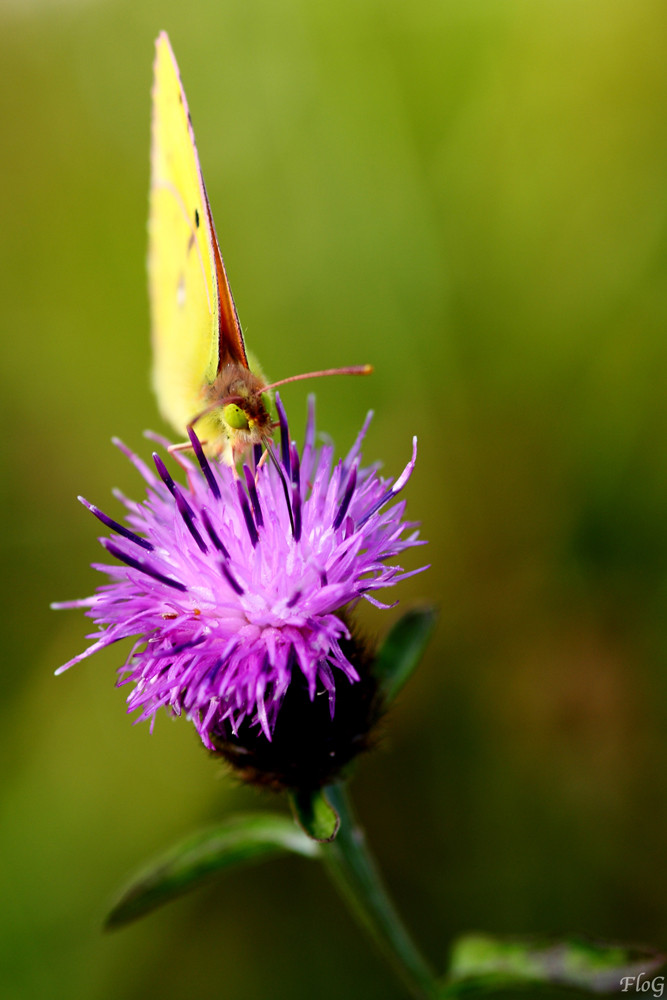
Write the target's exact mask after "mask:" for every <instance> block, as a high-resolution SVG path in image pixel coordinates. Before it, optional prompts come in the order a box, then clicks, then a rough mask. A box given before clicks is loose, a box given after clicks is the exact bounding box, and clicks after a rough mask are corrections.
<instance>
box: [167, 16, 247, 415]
mask: <svg viewBox="0 0 667 1000" xmlns="http://www.w3.org/2000/svg"><path fill="white" fill-rule="evenodd" d="M148 233H149V250H148V284H149V298H150V308H151V327H152V338H153V358H154V367H153V385H154V388H155V392H156V394H157V398H158V404H159V407H160V412H161V413H162V415H163V417H165V419H166V420H168V421H169V422H170V423H171V424H172V425H173V426H174V427H175V428H176V429H177V430H178V431H179V432H180V433H184V431H185V428H186V426H187V424H188V423H189V422H190V421H191V420H192V418H193V417H195V416H196V415H197V413H199V412H200V411H201V410H202V408H203V407H204V406H205V405H206V404H205V391H206V388H207V387H208V386H209V385H210V384H211V383H213V382H214V380H215V378H216V376H217V374H218V372H219V371H220V369H221V367H222V366H223V365H225V364H227V363H229V362H236V363H238V364H240V365H242V366H243V367H244V368H247V367H248V359H247V357H246V352H245V346H244V343H243V334H242V333H241V325H240V323H239V320H238V316H237V313H236V307H235V306H234V300H233V298H232V293H231V290H230V288H229V282H228V281H227V275H226V273H225V268H224V264H223V262H222V257H221V255H220V250H219V247H218V241H217V237H216V235H215V229H214V226H213V219H212V216H211V209H210V207H209V203H208V198H207V195H206V188H205V187H204V179H203V177H202V174H201V168H200V166H199V157H198V155H197V147H196V145H195V137H194V132H193V129H192V123H191V121H190V114H189V111H188V105H187V101H186V99H185V93H184V91H183V86H182V84H181V80H180V75H179V72H178V66H177V64H176V59H175V58H174V54H173V52H172V49H171V45H170V44H169V39H168V37H167V35H166V33H165V32H162V33H161V34H160V35H159V36H158V39H157V42H156V55H155V65H154V84H153V126H152V148H151V188H150V209H149V221H148Z"/></svg>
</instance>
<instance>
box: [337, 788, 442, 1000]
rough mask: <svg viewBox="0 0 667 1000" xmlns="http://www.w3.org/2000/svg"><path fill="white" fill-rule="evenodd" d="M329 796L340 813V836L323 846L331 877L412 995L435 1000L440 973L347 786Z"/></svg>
mask: <svg viewBox="0 0 667 1000" xmlns="http://www.w3.org/2000/svg"><path fill="white" fill-rule="evenodd" d="M326 796H327V799H328V800H329V802H330V803H331V805H332V806H333V808H334V809H335V810H336V812H337V813H338V815H339V816H340V829H339V831H338V836H337V837H336V839H335V840H333V841H331V842H330V843H328V844H322V845H321V848H322V856H323V860H324V864H325V865H326V867H327V869H328V872H329V875H330V876H331V878H332V880H333V881H334V882H335V884H336V887H337V888H338V889H339V891H340V892H341V894H342V895H343V896H344V897H345V900H346V901H347V903H348V904H349V906H350V908H351V909H352V911H353V913H354V914H355V916H356V917H357V919H358V920H359V922H360V923H361V924H362V926H363V927H365V928H366V930H367V931H368V932H369V934H370V935H371V937H372V938H373V939H374V940H375V942H376V944H377V945H378V946H379V948H380V950H381V951H382V953H383V954H384V956H385V958H386V959H387V960H388V961H389V963H390V965H391V966H392V967H393V969H394V971H395V972H397V973H398V975H399V976H400V977H401V978H402V980H403V982H404V983H405V985H406V986H407V987H408V989H409V990H410V993H411V994H412V996H413V997H415V998H417V1000H427V998H428V1000H433V998H434V997H436V996H437V995H438V994H437V987H436V983H435V975H434V973H433V972H432V971H431V969H430V968H429V965H428V963H427V961H426V959H425V958H424V957H423V956H422V954H421V953H420V951H419V949H418V948H417V946H416V945H415V943H414V941H413V940H412V938H411V937H410V934H409V933H408V931H407V930H406V928H405V926H404V925H403V923H402V921H401V918H400V917H399V915H398V913H397V912H396V909H395V907H394V904H393V903H392V901H391V899H390V898H389V895H388V893H387V890H386V889H385V887H384V885H383V883H382V879H381V878H380V874H379V872H378V870H377V867H376V865H375V862H374V860H373V857H372V855H371V854H370V851H369V850H368V847H367V845H366V839H365V836H364V832H363V830H362V829H361V827H360V826H359V825H358V823H357V821H356V819H355V817H354V813H353V812H352V808H351V805H350V802H349V799H348V796H347V791H346V788H345V785H343V784H339V785H330V786H329V787H328V788H327V789H326Z"/></svg>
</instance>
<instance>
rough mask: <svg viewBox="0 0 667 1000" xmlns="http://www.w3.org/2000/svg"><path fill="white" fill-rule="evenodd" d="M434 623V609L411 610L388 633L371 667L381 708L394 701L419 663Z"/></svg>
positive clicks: (435, 618)
mask: <svg viewBox="0 0 667 1000" xmlns="http://www.w3.org/2000/svg"><path fill="white" fill-rule="evenodd" d="M436 620H437V613H436V610H435V608H433V607H423V608H414V609H413V610H412V611H408V612H407V614H405V615H403V617H402V618H400V619H399V620H398V621H397V622H396V624H395V625H394V627H393V628H392V629H391V631H390V632H389V634H388V636H387V638H386V639H385V641H384V642H383V644H382V646H381V648H380V651H379V653H378V654H377V657H376V659H375V663H374V665H373V673H374V674H375V676H376V677H377V679H378V682H379V686H380V691H381V693H382V695H383V698H384V702H385V704H387V705H388V704H389V703H390V702H392V701H393V700H394V698H395V697H396V695H397V694H398V692H399V691H400V690H401V688H402V687H403V685H404V684H405V682H406V681H407V680H408V679H409V677H410V675H411V674H412V672H413V670H414V669H415V667H416V666H417V664H418V663H419V661H420V659H421V657H422V654H423V652H424V650H425V649H426V646H427V645H428V642H429V639H430V638H431V636H432V634H433V630H434V628H435V623H436Z"/></svg>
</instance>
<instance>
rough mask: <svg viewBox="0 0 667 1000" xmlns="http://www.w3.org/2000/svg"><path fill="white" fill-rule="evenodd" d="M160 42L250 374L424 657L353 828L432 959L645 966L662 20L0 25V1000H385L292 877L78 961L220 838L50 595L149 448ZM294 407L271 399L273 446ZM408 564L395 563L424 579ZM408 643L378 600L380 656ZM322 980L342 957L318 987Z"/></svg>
mask: <svg viewBox="0 0 667 1000" xmlns="http://www.w3.org/2000/svg"><path fill="white" fill-rule="evenodd" d="M161 28H166V29H167V30H168V31H169V33H170V36H171V40H172V44H173V46H174V49H175V52H176V55H177V58H178V60H179V62H180V66H181V71H182V74H183V78H184V82H185V86H186V89H187V93H188V98H189V102H190V107H191V110H192V114H193V119H194V122H195V127H196V130H197V137H198V143H199V150H200V154H201V158H202V163H203V168H204V173H205V176H206V180H207V185H208V189H209V194H210V198H211V203H212V207H213V213H214V216H215V219H216V224H217V229H218V234H219V237H220V243H221V246H222V251H223V254H224V256H225V260H226V263H227V267H228V271H229V274H230V278H231V282H232V287H233V289H234V293H235V297H236V301H237V305H238V307H239V311H240V315H241V319H242V321H243V324H244V328H245V332H246V336H247V340H248V343H249V344H250V346H251V347H252V349H253V350H255V351H256V353H257V354H258V355H259V357H260V358H261V359H262V362H263V365H264V368H265V370H266V371H267V373H269V374H270V375H271V376H272V377H273V378H280V377H283V376H286V375H289V374H292V373H294V372H297V371H303V370H308V369H314V368H319V367H328V366H331V365H341V364H353V363H364V362H368V361H370V362H372V363H373V364H374V365H375V367H376V374H375V375H374V376H373V377H372V378H370V379H367V380H364V381H363V382H362V381H359V380H353V379H350V380H344V379H341V380H338V381H335V380H330V381H327V382H322V383H320V384H319V385H317V387H316V388H317V394H318V406H319V417H320V426H321V427H322V428H325V429H326V430H328V431H330V432H332V433H334V434H335V437H336V440H337V442H338V443H339V446H340V447H341V449H342V448H345V447H347V446H349V444H350V442H351V441H352V439H353V437H354V435H355V433H356V430H357V429H358V427H359V425H360V423H361V421H362V419H363V417H364V415H365V413H366V410H367V409H368V408H369V407H372V408H373V409H374V410H375V411H376V419H375V422H374V424H373V428H372V430H371V432H370V434H369V436H368V439H367V444H366V448H365V456H366V458H367V459H368V460H375V459H376V458H378V457H382V458H383V459H384V461H385V468H386V470H387V472H388V473H391V474H396V473H397V472H398V471H399V470H400V469H401V468H402V467H403V465H404V463H405V461H406V460H407V457H408V455H409V452H410V439H411V436H412V434H413V433H415V432H416V433H417V434H418V435H419V442H420V453H419V461H418V465H417V469H416V472H415V474H414V477H413V479H412V482H411V484H410V486H409V489H408V491H407V497H408V503H409V507H408V512H409V515H411V516H412V517H413V518H415V519H417V518H418V519H421V521H422V524H423V534H424V537H426V538H428V539H429V540H430V545H429V548H428V550H427V556H428V559H429V560H430V561H431V563H432V569H431V570H430V571H429V572H428V574H425V575H423V576H418V577H416V578H414V579H413V580H410V581H408V582H407V583H405V584H404V585H402V587H401V591H400V593H399V594H397V596H400V597H401V602H402V607H406V606H408V605H409V604H410V602H411V601H413V602H414V601H417V600H419V599H420V598H424V597H428V598H434V599H435V600H436V601H437V602H438V604H439V606H440V609H441V618H440V625H439V630H438V634H437V637H436V640H435V641H434V643H433V645H432V647H431V649H430V652H429V655H428V657H427V658H426V660H425V662H424V664H423V666H422V668H421V669H420V671H419V672H418V674H417V675H416V676H415V678H414V679H413V681H412V682H411V683H410V685H409V687H408V688H407V689H406V690H405V692H404V693H403V695H402V697H401V699H400V700H399V703H398V705H397V706H396V708H395V710H394V712H393V714H392V716H391V717H390V718H389V719H388V720H387V722H386V725H385V727H384V730H385V734H384V738H383V740H382V742H381V746H380V749H379V750H378V751H377V752H376V753H375V754H374V755H373V756H370V757H368V758H367V759H365V760H364V761H362V762H361V765H360V766H359V768H358V774H357V777H356V779H355V782H354V788H353V791H354V795H355V800H356V802H357V805H358V809H359V812H360V813H361V816H362V818H363V820H364V821H365V823H366V825H367V828H368V830H369V834H370V837H371V840H372V842H373V843H374V845H375V847H376V850H377V854H378V856H379V858H380V861H381V863H382V866H383V868H384V871H385V872H386V876H387V880H388V882H389V884H390V886H391V888H392V890H393V891H394V893H395V895H396V898H397V900H398V902H399V904H400V906H401V907H402V909H403V910H404V912H405V915H406V918H407V919H408V921H409V923H410V924H411V926H412V927H413V928H414V929H415V932H416V933H417V935H418V936H419V937H420V939H421V940H422V941H423V943H424V946H425V948H426V950H427V952H428V954H429V955H430V956H431V958H432V959H433V961H434V962H436V963H438V964H441V963H442V961H443V960H444V954H445V949H446V946H447V942H448V941H449V940H450V939H451V937H452V936H453V935H454V934H456V933H458V932H460V931H464V930H486V931H490V932H497V933H522V934H530V933H541V932H555V933H558V932H563V931H578V932H585V933H589V934H592V935H595V936H598V937H600V938H603V939H618V940H625V941H637V942H642V941H644V942H647V943H653V944H655V945H658V946H665V945H666V944H667V865H666V864H665V860H664V859H665V842H666V838H667V662H666V661H667V621H666V617H665V606H666V601H667V587H666V581H667V405H666V399H665V397H666V393H665V388H666V385H667V382H666V379H665V371H666V370H667V334H666V328H667V283H666V281H665V275H666V264H667V241H666V235H667V231H666V227H665V221H666V209H667V126H666V122H667V114H666V106H667V57H666V53H667V45H666V38H667V34H666V33H667V7H666V6H665V4H664V0H653V2H643V0H637V2H635V3H627V2H616V0H597V2H592V0H591V2H589V0H578V2H575V0H540V2H537V3H531V2H526V0H503V2H497V0H496V2H491V0H442V2H437V0H412V2H410V3H408V4H406V3H403V2H399V0H354V2H352V0H338V2H336V3H334V4H326V3H323V4H319V3H313V2H308V0H285V2H272V0H215V2H204V0H193V2H191V3H189V4H187V5H185V4H183V3H181V2H176V0H168V2H163V3H156V2H148V0H139V2H136V0H108V2H102V0H51V2H47V0H2V2H1V3H0V64H1V65H2V86H1V87H0V107H1V109H2V110H1V114H2V123H3V124H2V134H3V144H2V156H1V157H0V187H1V190H2V228H1V231H0V287H1V288H2V324H3V350H2V353H3V364H2V386H1V389H0V407H2V426H3V429H4V430H3V448H2V454H3V464H4V467H3V469H2V497H3V507H2V519H1V522H0V523H1V524H2V544H3V557H4V567H5V568H4V572H3V575H2V586H3V594H2V602H3V608H4V618H3V620H4V622H5V627H6V629H7V631H6V632H5V640H4V643H5V653H4V667H3V684H4V687H3V698H2V725H1V728H0V746H1V748H2V761H3V767H2V786H3V790H2V791H3V793H2V821H1V824H0V858H1V859H2V861H1V862H0V871H1V874H0V899H1V900H2V904H1V911H2V912H1V913H0V984H1V985H0V991H1V993H2V996H3V998H5V997H6V998H9V1000H18V998H21V1000H24V998H33V997H38V998H49V1000H60V998H63V1000H65V998H67V1000H71V998H73V997H74V998H79V997H81V998H84V1000H107V998H114V1000H116V998H119V997H120V998H123V1000H125V998H127V1000H134V998H137V1000H138V998H143V997H146V996H148V995H151V996H153V995H154V996H159V997H161V998H164V1000H167V998H182V997H184V996H187V997H188V998H189V1000H204V998H209V997H217V996H220V997H222V996H224V997H225V998H226V1000H241V998H243V1000H248V998H255V997H261V998H264V997H267V998H278V1000H283V998H285V1000H287V998H290V1000H291V998H301V997H304V998H310V997H312V996H313V995H317V996H318V998H322V1000H336V998H340V997H342V996H345V997H350V998H356V997H359V998H362V997H363V998H364V1000H368V998H378V1000H380V998H382V1000H391V998H394V997H396V998H399V997H401V996H402V993H401V990H400V988H399V987H398V986H396V985H395V984H394V983H393V981H392V980H391V979H390V977H389V975H388V973H387V972H386V970H385V968H384V966H383V965H382V963H381V961H380V960H379V959H377V958H376V957H375V955H374V953H373V952H372V951H369V949H368V946H367V943H366V941H365V939H364V938H363V937H362V935H361V933H360V932H359V931H358V930H357V929H356V927H355V926H354V925H353V924H352V923H351V921H350V920H349V919H348V917H347V914H346V913H345V911H344V910H343V907H342V905H341V904H340V903H339V901H338V899H337V898H336V897H335V895H334V893H333V890H332V889H331V888H330V886H329V885H328V883H327V882H326V881H325V878H324V876H323V875H322V874H321V873H320V872H319V870H312V869H311V868H310V867H309V866H308V865H307V864H306V863H305V862H301V863H300V862H299V861H298V860H291V859H287V860H285V861H282V862H276V863H274V864H272V865H269V866H264V867H263V868H257V869H255V870H252V871H249V872H245V873H238V874H236V875H234V876H232V877H230V878H228V879H227V880H226V881H224V882H221V883H219V884H218V885H217V886H216V887H214V888H212V889H209V890H206V891H201V892H199V893H198V894H195V895H193V896H191V897H189V898H187V899H184V900H182V901H180V902H178V903H176V904H173V905H172V906H171V907H170V908H167V909H165V910H164V911H162V912H160V913H157V914H156V915H154V916H153V917H151V918H149V919H148V920H146V921H145V922H143V923H139V924H137V925H134V926H132V927H130V928H128V929H126V930H124V931H122V932H118V933H116V934H114V935H103V934H102V933H101V932H100V923H101V920H102V917H103V915H104V912H105V909H106V906H107V903H108V901H109V899H110V898H111V897H112V896H113V894H114V892H115V890H116V888H117V887H118V885H119V884H120V883H122V882H123V880H124V879H125V878H126V877H127V876H128V875H129V874H130V873H132V872H133V870H134V869H136V867H137V866H138V865H141V864H142V863H143V862H144V861H145V860H146V859H147V858H148V857H150V856H151V854H152V853H154V852H156V851H159V850H161V849H162V848H164V847H166V846H168V845H169V844H170V843H171V842H172V841H174V840H175V839H177V838H178V837H180V836H183V835H185V834H187V833H188V832H189V831H190V830H191V829H192V828H194V827H195V826H197V825H199V824H202V823H205V822H208V821H210V820H212V819H214V818H216V817H219V816H223V815H225V814H227V813H228V812H230V811H231V810H233V809H241V808H242V809H249V808H265V807H271V808H281V807H282V803H281V802H280V801H279V800H273V799H270V798H269V799H268V800H267V799H265V798H262V797H260V796H259V795H257V794H256V793H254V792H252V791H250V790H248V789H244V788H239V787H237V786H236V785H235V784H234V783H233V782H232V781H231V780H230V779H229V778H228V777H227V776H226V775H224V774H221V772H220V769H219V767H218V765H217V764H216V763H215V762H214V761H212V760H211V759H210V758H208V757H207V755H206V754H205V753H203V752H202V750H201V748H200V746H199V744H198V740H197V738H196V736H195V733H194V730H193V728H192V727H190V726H188V725H187V724H186V723H185V722H171V721H170V720H169V719H168V718H167V717H166V716H165V717H162V718H160V719H159V720H158V723H157V724H156V727H155V733H154V734H153V735H152V736H151V735H150V733H149V730H148V727H147V726H146V725H145V724H143V725H140V726H136V727H132V725H131V724H130V720H129V719H128V718H127V717H126V715H125V711H124V697H125V693H124V692H123V691H118V690H116V689H115V688H114V676H115V675H114V671H115V668H116V667H117V666H118V664H119V663H120V657H121V654H122V652H123V651H116V652H114V651H111V652H109V653H107V654H106V655H105V656H97V657H96V658H95V659H94V660H91V661H90V662H88V663H87V664H84V665H82V666H80V667H78V668H76V669H73V670H72V671H70V672H69V673H67V674H66V675H65V676H63V677H61V678H59V679H58V680H56V679H54V677H53V670H54V669H55V667H57V666H58V665H59V664H60V663H62V662H63V661H64V660H66V659H68V658H69V657H71V656H72V655H74V654H75V653H76V652H78V651H79V650H80V649H81V648H83V646H84V645H85V641H84V638H83V636H84V633H85V631H86V630H87V629H86V625H89V623H88V622H87V620H86V619H84V618H83V616H82V615H81V614H80V613H77V612H60V613H57V614H56V613H55V612H51V611H49V609H48V603H49V601H50V600H53V599H61V600H63V599H68V598H74V597H81V596H84V595H87V594H88V593H90V592H91V591H92V589H93V587H94V586H95V585H96V583H97V582H98V580H97V574H95V573H94V572H93V571H92V570H91V569H90V568H89V563H90V562H91V561H92V560H96V559H98V558H100V554H99V551H100V550H99V547H98V546H97V544H96V542H95V538H96V537H97V535H98V533H99V532H98V530H97V527H96V524H95V522H94V521H93V520H92V519H91V518H90V517H89V515H87V514H86V513H85V512H84V511H83V510H82V509H81V508H80V507H79V505H78V504H77V503H76V502H75V500H74V496H75V494H76V493H78V492H81V493H83V494H85V495H86V496H87V497H88V498H89V499H90V500H92V501H94V502H96V503H99V504H101V505H102V506H103V507H105V508H106V509H107V510H109V512H110V513H116V512H117V510H118V507H117V505H116V503H115V501H113V500H112V499H111V497H110V490H111V488H112V486H118V487H120V488H122V489H123V490H125V491H126V492H128V493H129V494H130V495H134V496H137V495H139V493H140V482H139V479H138V477H137V475H136V474H134V473H133V471H132V469H131V468H130V467H129V465H128V463H127V462H126V461H125V460H124V459H123V458H122V456H120V454H119V453H117V452H116V451H115V449H113V448H112V446H111V445H110V443H109V439H110V437H111V435H112V434H118V435H120V436H121V437H123V438H124V439H125V440H126V441H127V442H128V443H129V444H131V445H132V446H134V447H136V448H138V449H143V450H144V453H148V445H147V444H146V443H145V442H143V440H142V437H141V433H142V430H143V429H144V428H146V427H152V428H155V429H159V430H166V428H164V427H163V426H162V425H161V424H160V422H159V420H158V418H157V413H156V407H155V403H154V400H153V398H152V396H151V392H150V389H149V381H148V371H149V365H150V352H149V334H148V314H147V304H146V291H145V284H146V279H145V263H144V261H145V252H146V250H145V239H146V234H145V228H146V213H147V186H148V144H149V116H150V96H149V95H150V86H151V63H152V58H153V52H152V46H153V39H154V37H155V36H156V34H157V32H158V30H159V29H161ZM306 394H307V390H306V388H304V387H303V386H300V385H294V386H290V387H289V388H287V389H285V391H284V398H285V399H286V403H287V405H288V408H289V410H290V413H291V415H292V421H293V423H294V425H295V427H296V429H297V430H298V429H299V428H300V427H302V426H303V413H304V411H305V398H306ZM420 555H423V552H422V553H415V554H413V555H411V556H410V557H409V558H410V560H411V561H410V563H409V565H410V566H416V565H417V564H418V556H420ZM398 613H399V610H397V611H395V612H391V613H383V612H380V611H377V610H375V609H371V608H368V609H366V610H365V611H364V621H365V623H366V626H367V628H368V629H369V630H370V631H371V632H377V633H382V632H384V630H385V629H386V628H387V626H388V624H389V622H390V621H391V620H392V618H393V617H395V616H396V615H397V614H398ZM341 955H342V956H344V958H342V959H341Z"/></svg>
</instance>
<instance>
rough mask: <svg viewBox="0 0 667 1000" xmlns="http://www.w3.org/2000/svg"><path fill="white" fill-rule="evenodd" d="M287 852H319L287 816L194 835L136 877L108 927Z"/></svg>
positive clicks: (239, 821)
mask: <svg viewBox="0 0 667 1000" xmlns="http://www.w3.org/2000/svg"><path fill="white" fill-rule="evenodd" d="M285 851H288V852H289V851H291V852H292V853H294V854H301V855H303V856H304V857H307V858H315V857H318V855H319V853H320V851H319V848H318V846H317V844H314V843H313V841H312V840H310V839H309V838H308V837H306V836H305V835H304V834H303V833H301V831H300V830H298V829H297V828H296V827H295V826H294V823H293V821H292V820H291V819H289V818H288V817H286V816H280V815H275V814H272V813H256V814H254V815H247V816H234V817H232V818H230V819H228V820H226V821H225V822H224V823H221V824H220V825H219V826H215V827H212V828H209V829H208V830H201V831H200V832H199V833H197V834H195V835H193V836H192V837H189V838H188V839H187V840H185V841H183V843H181V844H178V845H177V846H176V847H174V848H172V849H171V850H170V851H169V852H168V853H166V854H164V855H163V856H162V857H161V858H158V859H157V860H156V861H154V862H153V863H152V864H151V865H150V866H149V867H148V868H146V869H145V870H144V871H143V872H141V873H140V874H139V875H137V876H136V877H135V878H134V879H133V880H132V881H131V882H130V884H129V885H128V887H127V888H126V889H125V890H124V891H123V893H122V895H121V896H120V898H119V900H118V902H117V903H116V904H115V905H114V907H113V908H112V910H111V912H110V913H109V916H108V917H107V919H106V924H105V926H106V927H108V928H115V927H121V926H122V925H123V924H127V923H129V922H130V921H131V920H136V918H137V917H141V916H143V915H144V914H145V913H149V912H150V911H151V910H154V909H155V908H156V907H158V906H162V904H163V903H167V902H169V900H171V899H174V898H175V897H177V896H181V895H182V894H183V893H185V892H189V891H190V889H194V888H195V887H196V886H198V885H202V884H203V883H204V882H207V881H209V880H210V879H211V878H212V877H213V876H215V875H216V874H217V873H218V872H220V871H223V870H225V869H227V868H234V867H238V866H239V865H243V864H248V863H250V862H254V861H261V860H263V859H265V858H270V857H274V856H276V855H278V854H281V853H283V852H285Z"/></svg>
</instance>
